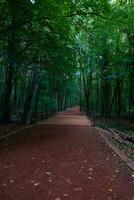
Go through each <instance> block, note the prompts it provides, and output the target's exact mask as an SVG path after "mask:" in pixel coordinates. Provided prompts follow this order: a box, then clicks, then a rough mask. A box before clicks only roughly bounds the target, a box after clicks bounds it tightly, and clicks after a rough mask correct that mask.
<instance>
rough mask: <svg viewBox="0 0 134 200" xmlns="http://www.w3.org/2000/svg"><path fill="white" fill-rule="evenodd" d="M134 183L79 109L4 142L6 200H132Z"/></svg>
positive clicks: (2, 196)
mask: <svg viewBox="0 0 134 200" xmlns="http://www.w3.org/2000/svg"><path fill="white" fill-rule="evenodd" d="M133 181H134V180H133V178H132V177H131V176H129V175H128V174H126V173H125V172H124V168H123V165H122V163H121V162H120V160H119V159H118V157H117V156H115V155H114V153H113V152H111V150H109V149H108V148H107V146H106V144H105V143H104V142H103V141H102V139H101V138H100V136H99V135H98V134H97V133H96V130H95V129H93V128H92V127H91V125H90V122H89V120H88V119H87V118H86V116H84V115H83V114H82V113H80V111H79V110H78V108H73V109H71V110H68V111H67V112H61V113H59V114H58V115H57V116H55V117H53V118H51V119H49V120H47V121H44V122H42V123H39V124H38V125H37V126H36V127H33V128H31V129H29V130H26V131H25V133H24V134H22V135H16V136H12V137H11V138H9V140H8V141H1V142H0V200H132V199H133V195H134V182H133Z"/></svg>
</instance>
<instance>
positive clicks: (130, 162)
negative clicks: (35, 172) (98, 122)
mask: <svg viewBox="0 0 134 200" xmlns="http://www.w3.org/2000/svg"><path fill="white" fill-rule="evenodd" d="M94 128H95V130H96V131H97V133H98V134H99V135H100V137H101V138H102V139H103V141H104V142H105V143H106V144H107V145H108V146H109V147H110V148H111V149H112V150H113V152H114V153H115V154H116V155H117V156H118V157H119V158H120V159H121V160H122V162H123V163H125V164H126V166H127V167H128V168H129V169H130V170H131V171H132V172H134V161H133V160H132V159H130V158H129V157H128V156H127V155H126V154H125V153H123V152H122V151H121V150H120V149H119V148H117V147H116V146H115V145H114V144H113V143H112V142H110V141H109V140H108V138H107V137H106V136H105V135H104V132H108V133H110V132H109V131H106V130H104V129H102V128H99V127H94Z"/></svg>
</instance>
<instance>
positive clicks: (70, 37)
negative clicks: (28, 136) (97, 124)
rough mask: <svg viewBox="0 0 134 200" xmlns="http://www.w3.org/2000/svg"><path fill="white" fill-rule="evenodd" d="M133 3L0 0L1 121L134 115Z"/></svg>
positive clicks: (119, 1) (131, 117)
mask: <svg viewBox="0 0 134 200" xmlns="http://www.w3.org/2000/svg"><path fill="white" fill-rule="evenodd" d="M133 13H134V2H133V1H132V0H118V1H116V0H72V1H69V0H66V1H60V0H32V1H30V0H23V1H22V0H7V1H6V0H0V16H1V18H0V72H1V73H0V121H1V122H11V121H12V122H14V121H17V122H21V123H30V122H31V119H32V117H33V116H35V115H36V113H39V112H43V111H44V110H46V109H47V110H51V109H53V110H56V111H58V110H63V109H65V108H67V107H70V106H72V105H78V104H79V105H80V107H81V109H89V108H92V109H94V110H95V111H96V112H97V113H100V115H102V116H105V117H108V116H112V115H116V116H124V115H125V116H128V117H129V119H133V116H134V114H133V112H134V92H133V91H134V14H133Z"/></svg>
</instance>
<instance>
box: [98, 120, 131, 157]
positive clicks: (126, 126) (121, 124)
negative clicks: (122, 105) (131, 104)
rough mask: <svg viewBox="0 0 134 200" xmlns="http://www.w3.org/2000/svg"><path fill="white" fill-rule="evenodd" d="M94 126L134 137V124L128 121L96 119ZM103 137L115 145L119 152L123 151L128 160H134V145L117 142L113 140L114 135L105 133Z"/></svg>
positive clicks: (128, 142)
mask: <svg viewBox="0 0 134 200" xmlns="http://www.w3.org/2000/svg"><path fill="white" fill-rule="evenodd" d="M96 125H97V126H99V127H101V128H103V129H105V130H109V129H110V128H113V129H116V130H118V131H122V132H123V133H125V134H127V135H130V136H134V123H131V122H129V121H125V120H123V119H117V118H115V119H110V118H109V119H107V120H105V119H104V118H101V117H99V118H97V121H96ZM105 136H106V137H107V138H108V139H109V140H110V141H111V142H112V143H113V144H114V145H116V146H117V147H118V148H119V149H120V150H121V151H123V152H124V153H125V154H126V155H127V156H128V157H129V158H131V159H132V160H134V143H133V142H130V141H124V142H119V141H117V140H116V139H114V137H113V136H114V134H113V133H112V132H107V133H106V132H105Z"/></svg>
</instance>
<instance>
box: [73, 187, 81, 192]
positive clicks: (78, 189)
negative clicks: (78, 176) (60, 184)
mask: <svg viewBox="0 0 134 200" xmlns="http://www.w3.org/2000/svg"><path fill="white" fill-rule="evenodd" d="M81 190H82V188H81V187H78V188H74V191H76V192H77V191H81Z"/></svg>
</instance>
